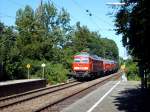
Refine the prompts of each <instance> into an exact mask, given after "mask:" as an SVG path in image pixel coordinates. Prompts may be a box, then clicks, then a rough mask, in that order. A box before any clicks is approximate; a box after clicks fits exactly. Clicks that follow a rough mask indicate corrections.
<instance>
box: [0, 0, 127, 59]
mask: <svg viewBox="0 0 150 112" xmlns="http://www.w3.org/2000/svg"><path fill="white" fill-rule="evenodd" d="M46 1H48V0H43V2H46ZM49 1H52V2H54V4H55V6H56V7H57V8H58V9H60V8H62V7H64V8H65V9H66V10H67V11H68V12H69V13H70V16H71V24H72V25H74V24H75V23H76V22H77V21H80V23H81V25H86V26H87V27H88V28H89V29H90V30H91V31H98V32H99V33H100V34H101V36H102V37H107V38H109V39H112V40H114V41H115V42H116V44H117V46H118V48H119V55H120V56H121V57H123V58H124V59H126V58H127V53H126V50H125V48H124V47H122V42H121V35H119V36H118V35H116V33H115V31H112V29H115V27H114V22H113V21H114V17H111V16H109V15H107V14H108V13H112V12H113V13H115V12H116V11H117V10H114V9H112V8H110V7H109V6H108V5H106V3H108V2H117V1H119V0H49ZM40 2H41V0H0V21H2V22H3V23H4V24H5V25H8V26H10V25H15V16H16V11H17V10H18V9H19V8H24V7H25V5H30V6H31V7H32V8H33V9H35V8H37V7H38V5H39V4H40ZM86 10H88V11H89V12H90V13H91V14H92V16H89V15H88V13H87V12H86Z"/></svg>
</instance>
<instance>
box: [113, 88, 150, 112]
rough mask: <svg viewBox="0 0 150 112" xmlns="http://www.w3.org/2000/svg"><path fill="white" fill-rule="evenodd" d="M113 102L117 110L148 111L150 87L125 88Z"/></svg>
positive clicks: (128, 111)
mask: <svg viewBox="0 0 150 112" xmlns="http://www.w3.org/2000/svg"><path fill="white" fill-rule="evenodd" d="M119 94H120V96H115V101H114V102H113V103H114V104H115V106H116V107H117V108H118V110H119V111H123V112H150V89H141V88H137V89H131V88H130V89H129V88H128V89H126V90H124V91H121V92H120V93H119Z"/></svg>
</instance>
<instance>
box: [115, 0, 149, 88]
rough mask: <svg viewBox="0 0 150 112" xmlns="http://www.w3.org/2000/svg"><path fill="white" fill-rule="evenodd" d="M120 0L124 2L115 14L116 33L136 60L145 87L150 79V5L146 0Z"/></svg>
mask: <svg viewBox="0 0 150 112" xmlns="http://www.w3.org/2000/svg"><path fill="white" fill-rule="evenodd" d="M121 1H122V2H125V3H126V4H125V5H124V6H122V7H121V9H120V10H119V12H118V14H117V15H116V23H115V25H116V27H117V33H118V34H122V36H123V38H122V41H123V44H124V46H125V47H126V48H127V49H128V52H129V54H131V55H132V57H133V59H134V61H136V62H138V66H139V72H140V76H141V79H142V87H147V78H148V79H150V75H149V73H150V58H149V57H150V52H149V31H150V30H149V28H150V21H149V20H150V5H149V2H148V0H121Z"/></svg>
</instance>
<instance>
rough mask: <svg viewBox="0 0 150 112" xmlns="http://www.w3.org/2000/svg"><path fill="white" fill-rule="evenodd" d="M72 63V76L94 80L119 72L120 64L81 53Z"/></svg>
mask: <svg viewBox="0 0 150 112" xmlns="http://www.w3.org/2000/svg"><path fill="white" fill-rule="evenodd" d="M73 58H74V62H73V63H72V71H73V73H72V75H73V77H75V78H81V77H82V78H85V77H89V78H94V77H100V76H103V75H106V74H110V73H113V72H116V71H117V68H118V64H117V62H115V61H113V60H106V59H102V58H101V57H98V56H97V55H90V54H89V53H87V52H81V53H80V54H78V55H75V56H74V57H73Z"/></svg>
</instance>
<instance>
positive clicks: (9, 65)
mask: <svg viewBox="0 0 150 112" xmlns="http://www.w3.org/2000/svg"><path fill="white" fill-rule="evenodd" d="M85 49H88V50H89V51H90V52H91V53H93V54H97V55H99V56H101V57H105V58H109V59H114V60H118V48H117V46H116V44H115V42H114V41H112V40H109V39H107V38H101V36H100V35H99V33H98V32H91V31H90V30H89V29H88V28H87V27H86V26H81V25H80V23H79V22H77V23H76V25H74V26H71V25H70V15H69V13H68V12H67V11H66V10H65V9H64V8H62V10H60V11H58V10H57V9H56V7H55V6H54V5H53V4H51V3H49V2H48V3H43V4H41V5H39V7H38V8H36V9H35V10H33V9H32V8H31V7H30V6H26V7H25V8H22V9H19V10H18V11H17V12H16V22H15V26H8V27H7V26H5V25H4V24H3V23H1V22H0V80H10V79H21V78H27V68H26V65H27V64H31V69H30V74H31V77H42V69H41V64H42V63H45V64H46V67H45V69H46V70H45V77H46V78H47V79H48V80H49V81H50V82H51V83H55V82H60V81H64V80H66V78H67V77H66V74H67V73H68V72H69V71H70V69H71V62H72V56H73V55H74V54H76V53H77V52H80V51H81V50H85Z"/></svg>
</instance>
